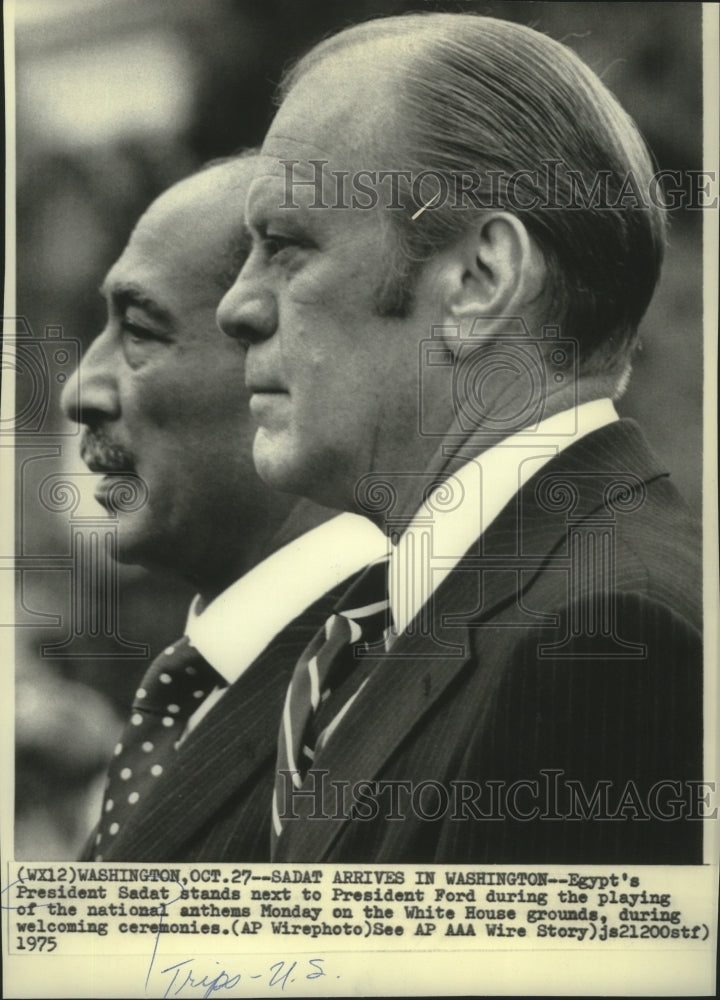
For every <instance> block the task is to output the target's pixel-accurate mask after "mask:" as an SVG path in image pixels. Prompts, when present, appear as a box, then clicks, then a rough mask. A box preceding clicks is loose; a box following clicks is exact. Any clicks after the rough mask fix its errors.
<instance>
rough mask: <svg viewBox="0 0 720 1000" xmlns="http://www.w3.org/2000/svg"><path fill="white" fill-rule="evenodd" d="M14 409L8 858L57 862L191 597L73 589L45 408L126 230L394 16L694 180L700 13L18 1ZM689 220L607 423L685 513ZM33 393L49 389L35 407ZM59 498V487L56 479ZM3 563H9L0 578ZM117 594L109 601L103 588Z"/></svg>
mask: <svg viewBox="0 0 720 1000" xmlns="http://www.w3.org/2000/svg"><path fill="white" fill-rule="evenodd" d="M14 9H15V21H16V26H15V31H16V37H15V47H16V111H17V230H18V239H17V313H18V319H17V320H16V323H15V329H14V330H11V329H10V328H9V326H8V321H7V320H6V322H5V327H6V329H5V332H6V334H10V335H11V337H12V339H13V340H14V342H15V344H16V367H17V372H18V380H17V384H18V413H19V417H18V418H16V421H15V423H14V425H13V427H9V426H7V425H6V426H5V427H4V428H3V430H4V431H5V432H6V433H8V432H13V431H14V432H16V440H17V452H16V454H17V472H16V510H17V516H16V546H17V553H18V555H17V560H16V570H15V579H16V592H17V595H18V612H17V615H18V619H17V620H18V627H17V630H16V635H17V672H16V677H17V685H16V698H17V702H16V709H17V712H16V717H17V757H16V765H17V766H16V834H15V836H16V840H15V856H16V858H17V859H18V860H20V859H33V860H42V859H48V860H51V859H63V858H65V859H69V858H72V857H74V856H76V855H77V852H78V851H79V849H80V847H81V844H82V843H83V841H84V839H85V837H86V836H87V833H88V831H89V829H90V827H91V826H92V824H93V822H94V819H95V812H96V810H97V808H98V806H97V803H98V796H99V795H100V793H101V787H102V781H103V774H104V769H105V765H106V762H107V759H108V757H109V754H110V752H111V750H112V747H113V745H114V743H115V741H116V739H117V736H118V733H119V731H120V728H121V727H122V722H123V719H124V717H125V715H126V713H127V710H128V707H129V703H130V700H131V697H132V692H133V691H134V689H135V687H136V685H137V680H138V678H139V677H140V676H141V675H142V673H143V672H144V670H145V668H146V666H147V663H148V662H149V659H150V658H151V657H152V656H154V655H155V653H157V652H158V651H159V650H160V649H162V648H163V647H164V646H165V645H167V643H168V642H169V641H171V640H173V639H175V638H176V637H177V635H178V634H180V632H181V631H182V628H183V625H184V621H185V615H186V611H187V606H188V602H189V600H190V598H191V597H192V594H191V593H189V592H188V591H187V590H185V589H184V588H183V587H182V586H181V585H180V584H178V583H175V582H173V581H171V580H166V579H159V578H156V577H153V576H150V575H149V574H147V573H146V572H144V571H142V570H140V569H137V568H132V567H117V568H115V567H114V566H113V567H112V568H111V569H110V570H109V571H108V573H107V574H106V575H107V578H108V581H109V582H108V583H107V585H106V587H107V594H106V596H107V607H108V608H109V609H110V610H109V611H107V610H106V611H105V612H104V613H103V615H100V616H99V617H98V613H97V608H93V607H90V606H85V605H83V599H84V598H83V595H82V594H81V595H78V593H77V589H78V588H77V582H78V573H79V572H80V570H81V569H82V567H81V566H80V564H79V563H78V559H79V558H80V557H79V556H78V553H79V552H80V551H81V549H82V546H81V545H80V541H81V540H82V539H83V537H86V536H87V533H88V532H89V531H96V532H97V531H100V532H102V530H103V521H104V520H105V521H106V518H104V514H103V511H102V510H101V509H100V508H99V507H98V506H97V505H96V504H95V503H94V501H92V499H91V500H90V502H89V503H88V501H87V498H86V497H85V495H84V493H83V490H82V485H83V479H82V476H83V471H84V466H82V465H81V464H80V463H79V460H78V458H77V450H78V435H77V432H76V429H75V428H73V427H70V426H69V425H68V424H66V423H64V422H63V420H62V418H61V416H60V414H59V411H58V408H57V397H58V396H59V392H60V390H61V388H62V384H63V382H64V381H65V379H66V378H67V376H68V374H70V373H71V372H72V370H73V368H74V367H75V365H76V364H77V360H78V357H79V356H80V354H81V352H82V350H83V348H84V347H85V346H87V344H89V342H90V341H91V340H92V338H93V337H94V336H95V335H96V334H97V333H98V332H99V331H100V330H101V329H102V326H103V322H104V306H103V303H102V301H101V299H100V296H99V295H98V293H97V288H98V286H99V284H100V283H101V281H102V279H103V276H104V274H105V272H106V271H107V269H108V268H109V266H110V265H111V264H112V263H113V261H114V260H115V258H116V257H117V256H118V254H119V253H120V251H121V250H122V248H123V246H124V244H125V242H126V240H127V237H128V235H129V233H130V230H131V229H132V227H133V225H134V223H135V221H136V220H137V218H138V216H139V215H140V214H141V213H142V211H143V210H144V209H145V208H146V207H147V205H148V204H149V203H150V202H151V201H152V200H153V199H154V198H155V197H156V196H157V195H158V194H159V193H160V192H161V191H162V190H163V189H164V188H166V187H167V186H168V185H170V184H171V183H173V182H174V181H176V180H178V179H179V178H181V177H182V176H184V175H186V174H187V173H189V172H191V171H192V170H193V169H194V168H196V167H197V166H199V165H200V164H201V163H202V162H204V161H206V160H208V159H210V158H213V157H217V156H223V155H227V154H229V153H231V152H233V151H235V150H236V149H238V148H239V147H243V146H247V145H252V144H256V143H259V142H260V141H261V139H262V136H263V133H264V131H265V129H266V127H267V125H268V124H269V121H270V119H271V117H272V100H271V99H272V94H273V89H274V86H275V83H276V82H277V80H278V78H279V76H280V74H281V72H282V69H283V67H284V66H286V64H287V63H288V61H289V60H291V59H292V58H293V57H295V56H297V55H299V54H300V53H302V52H303V51H304V50H305V49H307V48H308V47H309V46H310V45H312V44H313V43H314V42H315V41H317V40H318V39H319V38H321V37H322V36H324V35H326V34H328V33H330V32H332V31H334V30H336V29H338V28H340V27H342V26H344V25H347V24H350V23H353V22H356V21H358V20H364V19H367V18H369V17H372V16H377V15H383V14H385V15H387V14H394V13H400V12H404V11H408V10H446V11H454V10H472V11H476V12H479V13H483V14H487V15H490V16H496V17H502V18H508V19H510V20H514V21H519V22H522V23H526V24H530V25H532V26H533V27H536V28H538V29H540V30H542V31H545V32H547V33H548V34H550V35H552V36H554V37H556V38H559V39H561V40H563V41H565V42H566V43H567V44H569V45H570V46H572V47H573V48H574V49H576V50H577V52H578V53H579V54H580V55H581V56H582V57H583V58H584V59H585V60H586V61H587V62H588V63H589V64H590V65H591V66H592V67H593V68H594V69H595V70H596V71H597V72H598V73H599V74H600V75H601V76H602V77H603V79H604V80H605V82H606V83H607V85H608V86H609V87H610V89H611V90H613V91H614V92H615V93H616V94H617V96H618V97H619V99H620V101H621V102H622V104H623V105H624V106H625V107H626V108H627V109H628V110H629V111H630V113H631V114H632V115H633V117H634V118H635V120H636V121H637V123H638V125H639V126H640V129H641V131H642V132H643V133H644V134H645V136H646V138H647V139H648V141H649V143H650V145H651V147H652V148H653V150H654V153H655V156H656V158H657V161H658V165H659V167H661V168H668V169H672V170H680V171H683V170H698V169H701V167H702V93H701V67H702V49H701V5H700V4H697V3H618V2H614V3H591V2H583V3H537V2H519V0H518V2H500V0H498V2H484V3H476V2H472V0H468V2H456V3H452V2H438V3H435V2H429V0H425V2H422V0H414V2H404V0H343V2H342V3H338V2H337V0H302V2H298V0H263V2H262V3H258V2H257V0H204V2H203V3H202V4H199V3H197V2H194V0H62V2H60V0H16V3H15V5H14ZM701 223H702V220H701V214H700V213H699V212H692V211H678V212H673V214H672V230H671V245H670V250H669V253H668V257H667V261H666V265H665V270H664V277H663V281H662V284H661V287H660V289H659V291H658V292H657V294H656V296H655V299H654V301H653V304H652V306H651V308H650V310H649V312H648V315H647V317H646V319H645V321H644V324H643V328H642V331H643V339H642V349H641V351H640V354H639V355H638V358H637V361H636V365H635V373H634V376H633V380H632V383H631V388H630V390H629V391H628V393H627V395H626V396H625V398H624V399H623V401H622V403H621V406H620V409H621V412H622V414H623V415H628V416H632V417H635V418H636V419H638V420H639V421H640V422H641V423H642V424H643V426H644V428H645V429H646V432H647V434H648V436H649V438H650V440H651V442H652V443H653V444H654V446H655V448H656V450H657V451H658V452H659V453H660V454H661V455H662V456H663V458H664V459H665V460H666V462H667V464H668V465H669V467H670V468H671V470H672V472H673V476H674V480H675V482H676V484H677V486H678V487H679V489H680V490H681V492H682V493H683V494H684V496H685V498H686V500H687V501H688V503H689V504H690V505H691V507H693V508H694V509H695V510H696V511H698V512H699V510H700V504H701V457H702V427H701V414H702V400H701V387H702V322H701V321H702V227H701ZM38 386H44V389H43V391H42V394H41V395H42V398H39V396H38ZM68 484H69V485H68ZM3 568H5V566H4V565H3ZM115 588H117V592H116V589H115Z"/></svg>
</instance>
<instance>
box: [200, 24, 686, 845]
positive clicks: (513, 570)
mask: <svg viewBox="0 0 720 1000" xmlns="http://www.w3.org/2000/svg"><path fill="white" fill-rule="evenodd" d="M261 153H262V156H261V161H260V162H261V168H260V169H259V171H258V174H257V176H256V178H255V180H254V182H253V184H252V186H251V188H250V193H249V197H248V202H247V221H248V225H249V227H250V230H251V233H252V238H253V244H252V250H251V253H250V256H249V258H248V260H247V262H246V264H245V266H244V267H243V269H242V271H241V272H240V274H239V276H238V278H237V280H236V282H235V284H234V286H233V288H232V289H231V290H230V291H229V292H228V294H227V295H226V296H225V298H224V300H223V302H222V303H221V306H220V309H219V314H218V316H219V322H220V325H221V327H222V329H223V330H224V331H225V332H226V333H227V334H229V335H230V336H231V337H234V338H236V339H238V340H240V341H241V342H243V343H245V344H246V345H247V347H248V353H247V362H246V381H247V384H248V386H249V389H250V392H251V394H252V395H251V398H250V408H251V412H252V413H253V415H254V417H255V420H256V423H257V425H258V430H257V433H256V436H255V441H254V458H255V464H256V468H257V469H258V472H259V473H260V475H261V477H262V478H263V479H264V480H265V481H266V482H268V483H269V484H271V485H273V486H275V487H277V488H279V489H282V490H287V491H290V492H294V493H297V494H300V495H303V496H306V497H310V498H312V499H314V500H315V501H318V502H320V503H325V504H330V505H332V506H336V507H340V508H343V509H345V510H354V511H357V512H359V513H364V514H365V515H366V516H368V517H370V518H371V519H373V520H374V521H375V522H376V523H378V524H379V525H381V526H382V527H383V528H384V530H385V531H386V533H387V534H388V535H389V536H390V538H391V540H392V541H393V542H394V545H393V550H392V556H391V559H390V566H389V582H388V586H389V591H388V592H387V593H389V607H390V612H391V617H390V618H389V620H385V621H384V622H383V623H382V627H381V628H378V629H377V630H376V631H375V632H374V633H373V635H372V636H370V635H369V634H368V635H366V634H365V633H364V632H363V629H362V625H361V624H360V625H359V624H358V623H357V622H356V621H355V620H354V618H353V614H352V612H353V610H355V611H357V606H358V605H361V606H362V608H363V609H367V608H369V607H373V606H376V607H377V608H381V607H383V606H384V605H383V601H384V596H385V593H386V592H385V591H384V590H383V581H382V578H381V577H379V576H378V577H377V579H375V578H373V581H372V586H371V585H370V578H369V577H368V579H367V580H366V581H365V583H366V584H367V586H366V589H365V592H364V595H363V598H362V600H360V599H359V598H358V596H357V594H356V592H355V591H353V593H352V594H351V595H349V601H348V602H347V603H346V605H345V607H346V610H339V612H338V614H336V615H335V619H339V618H342V617H343V615H345V616H346V619H347V620H348V621H350V623H351V624H350V627H345V628H344V637H342V636H340V632H341V631H342V629H338V628H336V627H335V626H336V625H337V624H338V622H337V620H334V619H331V620H329V621H328V623H326V626H325V629H324V632H323V633H322V634H320V635H318V636H317V637H316V639H315V640H314V641H313V643H312V644H311V645H310V647H308V650H306V653H305V654H304V656H303V657H301V659H300V661H299V663H298V666H297V667H296V670H295V673H294V675H293V679H292V681H291V683H290V685H289V688H288V693H287V696H286V701H285V709H284V718H283V725H282V726H281V730H280V736H279V748H278V761H277V778H276V788H275V798H274V814H273V851H274V857H275V858H276V859H277V860H287V861H313V862H317V861H332V862H346V863H350V862H356V861H383V862H393V863H397V862H403V861H410V862H415V863H420V862H422V863H429V862H460V863H472V862H477V863H493V862H505V863H506V862H518V863H526V862H556V861H563V862H566V863H567V862H572V863H590V862H592V863H620V862H622V863H631V862H635V863H664V862H669V863H673V862H674V863H678V862H697V861H699V860H700V859H701V856H702V853H701V851H702V830H701V827H702V824H701V823H700V822H699V821H698V815H699V805H698V803H699V800H700V798H701V797H702V792H701V791H700V792H699V789H700V788H701V782H702V777H703V775H702V701H701V679H702V644H701V610H700V609H701V601H700V545H699V532H698V529H697V526H696V524H695V523H694V522H693V519H692V518H691V516H690V515H689V512H688V511H687V509H686V507H685V506H684V504H683V502H682V500H681V499H680V497H679V496H678V494H677V492H676V491H675V489H674V487H673V486H672V485H671V484H670V482H669V479H668V475H667V473H666V472H665V470H664V469H663V467H662V465H661V464H660V463H659V462H658V460H657V459H656V458H655V457H654V456H653V455H652V453H651V452H650V450H649V448H648V446H647V444H646V442H645V440H644V438H643V436H642V434H641V432H640V430H639V428H638V427H637V426H636V425H635V424H634V423H633V422H631V421H626V420H620V419H618V416H617V413H616V411H615V408H614V405H613V400H614V399H616V398H617V397H618V396H619V394H620V393H621V392H622V390H623V388H624V385H625V383H626V381H627V377H628V373H629V366H630V358H631V355H632V350H633V347H634V345H635V343H636V338H637V327H638V323H639V322H640V319H641V318H642V316H643V313H644V311H645V309H646V307H647V305H648V302H649V301H650V298H651V296H652V293H653V290H654V287H655V284H656V281H657V278H658V275H659V270H660V264H661V260H662V255H663V242H664V228H665V222H664V217H663V211H662V207H661V206H660V205H659V204H658V203H657V202H658V200H659V199H658V198H657V197H653V195H657V191H656V188H655V187H654V175H653V168H652V162H651V159H650V156H649V154H648V152H647V150H646V147H645V145H644V142H643V140H642V138H641V137H640V135H639V133H638V132H637V129H636V127H635V125H634V124H633V122H632V121H631V119H630V118H629V116H628V115H627V114H626V113H625V112H624V111H623V109H622V108H621V107H620V106H619V104H618V103H617V101H616V100H615V98H614V97H613V96H612V95H611V94H610V93H609V91H608V90H607V88H606V87H605V86H604V85H603V84H602V83H601V81H600V80H599V79H598V78H597V77H596V76H595V75H594V74H593V73H592V72H591V71H590V70H589V69H588V68H587V67H586V66H585V65H584V64H583V63H582V62H581V61H580V60H579V59H578V58H577V56H576V55H575V54H574V53H573V52H572V51H571V50H569V49H568V48H567V47H565V46H564V45H561V44H559V43H557V42H555V41H553V40H551V39H550V38H547V37H545V36H543V35H541V34H539V33H538V32H535V31H533V30H532V29H529V28H525V27H520V26H517V25H514V24H511V23H508V22H504V21H500V20H496V19H491V18H484V17H476V16H473V15H460V14H429V15H410V16H403V17H398V18H388V19H381V20H376V21H371V22H368V23H367V24H363V25H359V26H356V27H353V28H350V29H348V30H346V31H343V32H340V33H339V34H338V35H336V36H335V37H332V38H330V39H328V40H326V41H325V42H322V43H321V44H320V45H318V46H317V47H316V48H315V49H313V50H312V51H311V52H310V53H309V54H308V55H307V56H306V57H305V58H303V59H302V60H301V61H300V62H299V64H298V65H297V66H296V67H295V68H294V69H293V70H292V71H291V72H290V74H289V75H288V77H287V79H286V81H285V84H284V88H283V91H282V101H281V104H280V107H279V111H278V113H277V115H276V117H275V119H274V121H273V123H272V125H271V127H270V130H269V132H268V135H267V137H266V140H265V143H264V145H263V147H262V151H261ZM373 588H376V589H374V590H373ZM373 594H374V595H375V602H376V603H375V605H373V603H372V596H373ZM339 663H342V666H341V667H339V666H338V664H339Z"/></svg>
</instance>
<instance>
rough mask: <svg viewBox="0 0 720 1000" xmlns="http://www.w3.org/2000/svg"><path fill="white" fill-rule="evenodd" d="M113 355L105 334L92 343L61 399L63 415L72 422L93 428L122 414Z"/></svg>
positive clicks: (115, 362) (115, 363) (68, 382)
mask: <svg viewBox="0 0 720 1000" xmlns="http://www.w3.org/2000/svg"><path fill="white" fill-rule="evenodd" d="M114 353H115V352H114V350H113V348H112V346H111V344H110V340H109V337H108V336H107V335H106V334H105V333H102V334H100V336H99V337H97V338H96V339H95V340H94V341H93V342H92V344H91V345H90V347H89V348H88V350H87V351H86V353H85V356H84V358H83V360H82V361H81V363H80V365H79V367H78V368H77V370H76V371H75V373H74V374H73V375H72V376H71V377H70V379H68V381H67V383H66V385H65V388H64V389H63V393H62V396H61V398H60V405H61V407H62V410H63V413H64V414H65V416H66V417H68V419H69V420H73V421H74V422H75V423H77V424H89V425H92V424H96V423H98V422H102V421H104V420H115V419H117V417H118V416H119V415H120V399H119V395H118V386H117V380H116V375H115V372H116V370H117V361H116V359H114Z"/></svg>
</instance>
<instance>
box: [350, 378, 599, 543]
mask: <svg viewBox="0 0 720 1000" xmlns="http://www.w3.org/2000/svg"><path fill="white" fill-rule="evenodd" d="M520 391H522V387H521V389H520V390H518V388H517V383H516V384H515V386H513V385H512V384H510V385H508V386H506V387H505V390H504V391H503V392H502V393H498V394H497V395H496V396H495V398H494V399H493V405H492V408H490V409H488V410H487V416H486V417H484V418H483V419H480V420H478V421H477V423H476V425H475V426H474V427H472V428H471V429H469V430H468V428H467V418H466V417H464V418H461V416H460V415H459V414H458V412H456V413H455V415H454V416H453V419H452V422H451V423H450V425H449V427H448V430H447V433H446V434H445V436H444V437H443V439H442V441H441V442H440V444H439V445H438V446H437V448H436V449H435V450H434V452H433V453H432V456H431V457H430V461H429V462H428V464H427V465H426V468H425V470H424V472H423V473H422V474H419V475H415V474H413V475H409V476H404V477H403V476H400V477H397V476H394V475H393V474H392V473H388V474H382V473H378V475H377V479H376V480H375V487H376V489H377V491H378V492H379V491H380V490H381V489H382V488H383V486H384V485H386V484H388V483H389V484H390V486H391V489H392V503H391V505H386V506H384V507H383V509H382V510H381V511H379V512H377V513H372V514H370V513H368V512H367V511H361V513H364V514H365V515H366V516H367V517H369V518H370V519H371V520H373V521H374V522H375V523H376V524H377V525H378V527H379V528H380V529H381V530H382V531H384V532H385V533H386V534H387V535H392V534H397V533H398V530H399V525H402V524H404V523H409V522H410V520H411V519H412V517H413V516H414V514H415V512H416V511H417V510H418V508H419V507H420V505H421V503H422V501H423V499H424V498H425V497H426V496H427V494H428V492H429V491H430V490H431V489H432V488H433V487H434V486H436V485H438V484H439V483H441V482H442V481H443V480H444V479H446V478H447V477H448V476H449V475H450V474H451V473H452V471H453V470H454V469H456V468H458V466H459V465H463V464H465V462H467V460H468V455H469V454H470V453H472V454H473V455H480V454H482V452H484V451H487V449H488V448H491V447H493V446H494V445H496V444H499V443H500V442H501V441H503V440H505V439H507V438H508V437H510V436H512V435H513V434H516V433H518V432H519V431H521V430H523V429H524V428H525V427H528V426H532V425H533V424H536V423H538V422H539V421H540V420H545V419H547V418H548V417H552V416H554V415H555V414H556V413H561V412H562V411H564V410H569V409H572V408H573V407H575V406H580V405H581V404H583V403H588V402H590V401H592V400H594V399H603V398H608V397H610V398H612V397H613V395H614V384H611V383H610V382H609V381H608V379H606V378H603V377H599V378H595V377H589V378H583V379H579V380H577V381H575V382H573V383H572V384H570V385H569V386H561V387H560V388H557V389H555V390H554V391H552V392H550V393H548V395H547V396H545V398H544V399H543V400H542V405H541V406H538V407H530V406H528V405H527V397H526V396H524V397H522V396H521V395H520ZM459 409H460V407H458V410H459ZM468 412H469V413H472V410H467V409H466V410H465V413H466V414H467V413H468ZM369 489H370V491H371V492H372V486H371V487H370V488H369ZM400 530H401V529H400Z"/></svg>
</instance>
